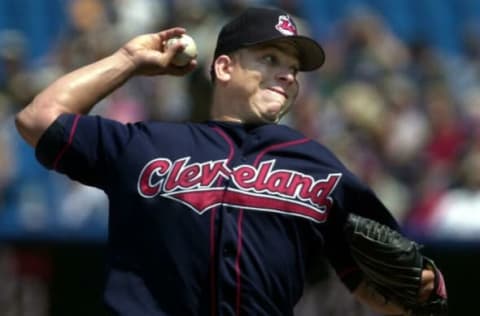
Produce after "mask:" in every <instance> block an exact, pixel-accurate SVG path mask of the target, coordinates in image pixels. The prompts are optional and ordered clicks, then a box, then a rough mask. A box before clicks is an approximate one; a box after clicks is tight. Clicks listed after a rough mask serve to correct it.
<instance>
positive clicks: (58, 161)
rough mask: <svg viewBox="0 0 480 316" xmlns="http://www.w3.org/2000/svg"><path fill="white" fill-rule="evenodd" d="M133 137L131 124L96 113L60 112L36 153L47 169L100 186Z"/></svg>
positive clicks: (41, 140)
mask: <svg viewBox="0 0 480 316" xmlns="http://www.w3.org/2000/svg"><path fill="white" fill-rule="evenodd" d="M131 138H132V127H131V126H129V125H128V124H127V125H125V124H122V123H120V122H117V121H113V120H108V119H105V118H102V117H99V116H89V115H74V114H63V115H61V116H59V117H58V118H57V119H56V120H55V121H54V122H53V123H52V125H50V126H49V128H48V129H47V130H46V131H45V133H44V134H43V135H42V137H41V138H40V140H39V142H38V144H37V146H36V148H35V155H36V157H37V159H38V161H39V162H40V163H41V164H42V165H44V166H45V167H46V168H48V169H53V170H55V171H58V172H60V173H63V174H66V175H67V176H68V177H70V178H71V179H73V180H76V181H79V182H81V183H83V184H86V185H90V186H95V187H98V188H103V186H104V185H105V182H106V181H107V178H108V176H109V172H110V171H111V170H112V165H113V162H114V161H115V159H116V158H118V157H119V156H120V155H121V154H122V152H123V151H124V149H125V148H126V146H128V143H129V141H130V139H131Z"/></svg>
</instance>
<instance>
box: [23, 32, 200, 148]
mask: <svg viewBox="0 0 480 316" xmlns="http://www.w3.org/2000/svg"><path fill="white" fill-rule="evenodd" d="M183 33H185V29H183V28H172V29H168V30H165V31H162V32H159V33H154V34H145V35H141V36H138V37H136V38H134V39H132V40H131V41H129V42H128V43H127V44H125V45H124V46H123V47H122V48H120V49H119V50H118V51H116V52H115V53H113V54H112V55H110V56H108V57H106V58H104V59H101V60H99V61H97V62H95V63H92V64H89V65H87V66H84V67H82V68H79V69H77V70H74V71H73V72H70V73H68V74H66V75H64V76H62V77H60V78H59V79H57V80H56V81H55V82H53V83H52V84H51V85H49V86H48V87H47V88H45V89H44V90H43V91H41V92H40V93H39V94H38V95H37V96H36V97H35V98H34V99H33V101H32V102H31V103H30V104H28V105H27V106H26V107H25V108H24V109H23V110H22V111H20V112H19V113H18V114H17V116H16V120H15V123H16V126H17V129H18V131H19V133H20V135H22V137H23V138H24V139H25V140H26V141H27V142H28V143H29V144H30V145H32V146H36V144H37V143H38V140H39V139H40V137H41V136H42V134H43V133H44V132H45V130H46V129H47V128H48V127H49V126H50V125H51V124H52V123H53V121H55V120H56V119H57V118H58V116H60V115H61V114H64V113H70V114H87V113H89V112H90V110H91V109H92V108H93V106H94V105H95V104H96V103H98V102H99V101H100V100H101V99H102V98H104V97H105V96H107V95H108V94H109V93H111V92H112V91H114V90H115V89H117V88H118V87H120V86H121V85H122V84H123V83H125V82H126V81H127V80H128V79H130V78H131V77H132V76H135V75H147V76H155V75H163V74H169V75H184V74H186V73H188V72H190V71H191V70H192V69H193V68H194V67H195V66H196V64H195V61H192V62H191V63H190V64H189V65H187V66H185V67H181V68H180V67H175V66H173V65H171V63H170V62H171V60H172V58H173V56H174V55H175V53H176V52H177V51H179V50H181V49H182V45H181V44H177V45H172V46H169V47H166V45H164V43H165V41H166V40H168V39H169V38H171V37H175V36H178V35H181V34H183Z"/></svg>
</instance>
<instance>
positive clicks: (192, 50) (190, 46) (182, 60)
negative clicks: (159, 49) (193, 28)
mask: <svg viewBox="0 0 480 316" xmlns="http://www.w3.org/2000/svg"><path fill="white" fill-rule="evenodd" d="M177 41H180V42H181V43H182V44H183V45H184V46H185V49H184V50H183V51H180V52H178V53H177V54H176V55H175V57H173V59H172V64H174V65H175V66H185V65H187V64H188V63H189V62H190V60H192V59H195V58H197V54H198V52H197V45H196V44H195V41H194V40H193V38H192V37H191V36H188V35H187V34H182V35H181V36H179V37H173V38H171V39H169V40H168V41H167V46H171V45H175V44H176V43H177Z"/></svg>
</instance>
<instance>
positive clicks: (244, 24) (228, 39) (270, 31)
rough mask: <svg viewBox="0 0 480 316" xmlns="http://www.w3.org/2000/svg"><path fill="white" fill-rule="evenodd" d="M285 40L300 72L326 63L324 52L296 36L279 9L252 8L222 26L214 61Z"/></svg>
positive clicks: (296, 32)
mask: <svg viewBox="0 0 480 316" xmlns="http://www.w3.org/2000/svg"><path fill="white" fill-rule="evenodd" d="M281 39H288V40H289V41H291V43H293V44H294V46H295V47H296V49H297V51H298V59H299V62H300V67H299V70H300V71H311V70H315V69H317V68H319V67H320V66H322V65H323V63H324V62H325V53H324V51H323V48H322V47H321V46H320V44H319V43H317V42H316V41H315V40H313V39H312V38H310V37H307V36H302V35H299V34H298V31H297V26H296V25H295V22H294V21H293V19H292V18H291V16H290V15H289V14H288V13H287V12H285V11H283V10H280V9H277V8H269V7H251V8H248V9H246V10H245V11H244V12H243V13H241V14H240V15H239V16H237V17H236V18H234V19H233V20H232V21H230V22H229V23H227V24H225V25H224V26H223V28H222V29H221V31H220V33H219V34H218V39H217V47H216V49H215V53H214V58H213V60H216V59H217V57H218V56H220V55H223V54H228V53H231V52H234V51H236V50H238V49H241V48H245V47H249V46H254V45H258V44H267V43H269V42H273V41H277V40H281Z"/></svg>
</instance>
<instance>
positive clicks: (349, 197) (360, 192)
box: [325, 170, 400, 291]
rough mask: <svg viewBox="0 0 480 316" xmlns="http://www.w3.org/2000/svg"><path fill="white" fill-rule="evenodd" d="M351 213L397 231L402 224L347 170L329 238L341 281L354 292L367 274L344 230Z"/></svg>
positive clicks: (336, 199)
mask: <svg viewBox="0 0 480 316" xmlns="http://www.w3.org/2000/svg"><path fill="white" fill-rule="evenodd" d="M350 213H355V214H358V215H361V216H364V217H367V218H371V219H373V220H376V221H378V222H380V223H382V224H384V225H387V226H389V227H391V228H393V229H395V230H397V231H400V226H399V224H398V223H397V221H396V220H395V218H394V217H393V216H392V214H391V212H390V211H389V210H388V209H387V208H386V207H385V205H384V204H383V203H382V202H381V201H380V199H379V198H378V197H377V195H376V194H375V193H374V192H373V190H372V189H370V188H369V187H368V186H367V185H366V184H364V183H363V182H361V181H360V180H359V179H358V178H357V177H356V176H355V175H353V174H351V173H350V172H349V171H348V170H345V172H344V176H343V178H342V184H341V185H340V186H339V188H338V191H336V192H335V196H334V207H333V208H332V210H331V211H330V214H329V218H328V224H327V231H326V234H325V238H326V240H327V242H326V245H327V246H326V250H327V257H328V259H329V261H330V263H331V264H332V266H333V268H334V269H335V271H336V273H337V275H338V276H339V278H340V279H341V281H342V282H343V283H344V284H345V285H346V286H347V287H348V289H349V290H350V291H354V290H355V289H356V288H357V286H358V285H359V284H360V282H361V280H362V279H363V273H362V271H361V270H360V268H359V267H358V265H357V264H356V263H355V261H354V259H353V257H352V255H351V253H350V247H349V245H348V243H347V241H346V238H345V234H344V231H343V227H344V225H345V222H346V219H347V216H348V214H350Z"/></svg>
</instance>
